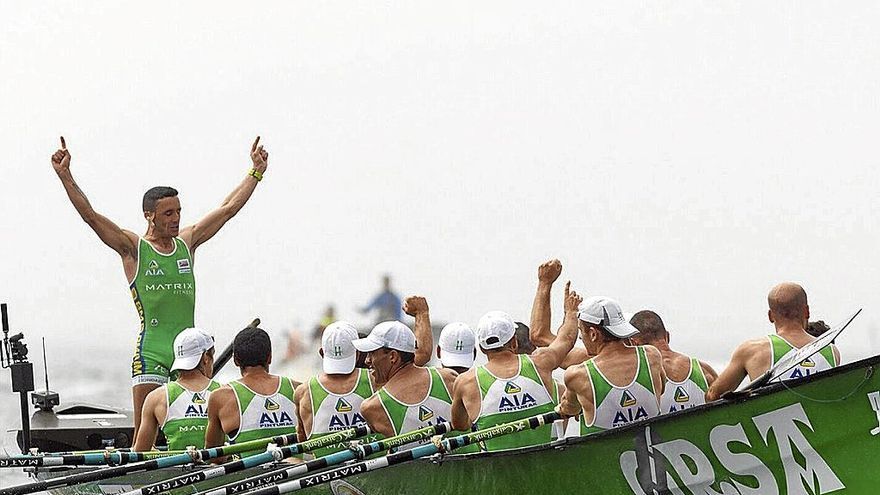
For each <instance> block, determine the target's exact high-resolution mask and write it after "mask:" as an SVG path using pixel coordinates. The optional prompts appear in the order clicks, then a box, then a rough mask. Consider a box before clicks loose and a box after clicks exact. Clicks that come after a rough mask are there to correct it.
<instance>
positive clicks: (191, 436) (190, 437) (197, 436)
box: [132, 328, 220, 452]
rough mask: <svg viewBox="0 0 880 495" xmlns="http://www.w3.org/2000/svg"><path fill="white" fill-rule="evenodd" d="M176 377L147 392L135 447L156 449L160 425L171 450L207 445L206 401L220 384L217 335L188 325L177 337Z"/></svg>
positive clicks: (175, 345) (173, 366)
mask: <svg viewBox="0 0 880 495" xmlns="http://www.w3.org/2000/svg"><path fill="white" fill-rule="evenodd" d="M171 370H172V371H178V372H179V373H180V375H179V376H178V377H177V380H174V381H173V382H168V383H166V384H165V385H162V386H161V387H159V388H157V389H156V390H153V391H152V392H150V394H149V395H147V400H146V401H145V402H144V410H143V413H142V414H141V427H140V429H138V436H137V439H136V440H135V442H134V446H133V447H132V450H134V451H136V452H143V451H146V450H150V449H152V448H153V444H154V443H155V442H156V434H157V433H158V430H159V429H160V428H161V429H162V432H163V433H164V434H165V438H166V439H167V440H168V448H169V449H170V450H183V449H186V448H187V447H189V446H193V447H196V448H201V447H202V446H203V445H204V444H205V428H206V427H207V425H208V409H207V402H208V397H209V396H210V395H211V392H213V391H214V390H216V389H218V388H220V384H219V383H217V382H215V381H214V380H212V379H211V377H212V376H213V374H214V338H213V337H211V335H209V334H208V332H205V331H204V330H201V329H198V328H187V329H186V330H184V331H182V332H180V333H179V334H178V335H177V338H175V339H174V363H173V364H172V365H171Z"/></svg>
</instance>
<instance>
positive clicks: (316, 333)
mask: <svg viewBox="0 0 880 495" xmlns="http://www.w3.org/2000/svg"><path fill="white" fill-rule="evenodd" d="M334 321H336V308H335V307H333V305H332V304H330V305H328V306H327V309H325V310H324V315H323V316H321V319H320V320H319V321H318V324H317V325H315V328H314V329H313V330H312V342H318V341H320V340H321V335H323V334H324V329H325V328H327V327H329V326H330V324H331V323H333V322H334Z"/></svg>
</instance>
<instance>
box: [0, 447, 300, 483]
mask: <svg viewBox="0 0 880 495" xmlns="http://www.w3.org/2000/svg"><path fill="white" fill-rule="evenodd" d="M270 443H274V444H276V445H292V444H294V443H296V434H295V433H292V434H289V435H279V436H276V437H271V438H259V439H257V440H251V441H249V442H242V443H237V444H234V445H224V446H223V447H214V448H211V449H202V450H193V451H192V452H187V453H185V454H178V455H173V456H170V457H162V458H159V459H152V460H149V461H145V462H139V463H136V464H124V465H121V466H113V467H108V468H103V469H96V470H94V471H89V472H87V473H77V474H71V475H68V476H60V477H58V478H52V479H48V480H42V481H35V482H33V483H25V484H23V485H16V486H10V487H8V488H0V495H22V494H25V493H34V492H40V491H45V490H51V489H53V488H57V487H61V486H73V485H78V484H80V483H88V482H90V481H98V480H104V479H108V478H115V477H117V476H123V475H126V474H129V473H135V472H138V471H154V470H156V469H162V468H166V467H171V466H180V465H183V464H189V463H191V462H198V461H207V460H209V459H215V458H217V457H224V456H227V455H233V454H241V453H244V452H248V451H251V450H257V449H264V448H266V445H268V444H270Z"/></svg>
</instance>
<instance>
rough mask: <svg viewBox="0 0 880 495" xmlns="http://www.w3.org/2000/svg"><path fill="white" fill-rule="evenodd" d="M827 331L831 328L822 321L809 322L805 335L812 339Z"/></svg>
mask: <svg viewBox="0 0 880 495" xmlns="http://www.w3.org/2000/svg"><path fill="white" fill-rule="evenodd" d="M829 330H831V327H829V326H828V324H827V323H825V322H824V321H822V320H818V321H811V322H810V323H808V324H807V333H808V334H810V335H812V336H813V337H819V336H821V335H822V334H823V333H825V332H827V331H829Z"/></svg>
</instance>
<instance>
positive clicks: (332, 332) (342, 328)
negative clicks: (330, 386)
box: [321, 321, 358, 375]
mask: <svg viewBox="0 0 880 495" xmlns="http://www.w3.org/2000/svg"><path fill="white" fill-rule="evenodd" d="M357 338H358V332H357V329H356V328H355V327H354V325H352V324H351V323H349V322H347V321H337V322H335V323H331V324H330V325H328V326H327V328H325V329H324V333H323V334H322V335H321V349H323V350H324V360H323V363H324V373H327V374H328V375H347V374H349V373H351V372H352V371H354V363H355V361H357V350H355V348H354V346H353V345H352V344H351V343H352V341H354V340H357Z"/></svg>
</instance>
